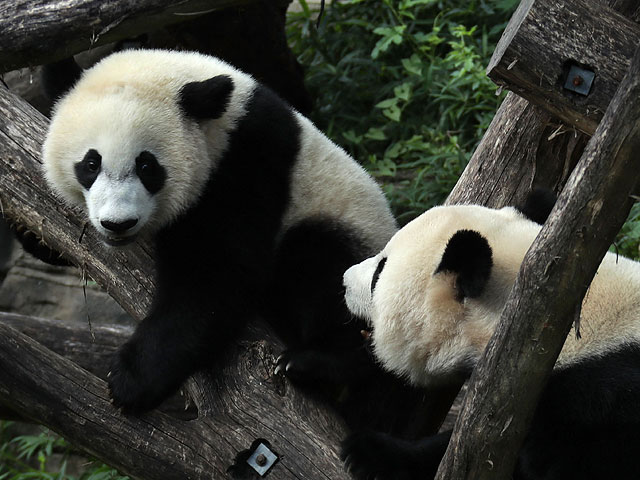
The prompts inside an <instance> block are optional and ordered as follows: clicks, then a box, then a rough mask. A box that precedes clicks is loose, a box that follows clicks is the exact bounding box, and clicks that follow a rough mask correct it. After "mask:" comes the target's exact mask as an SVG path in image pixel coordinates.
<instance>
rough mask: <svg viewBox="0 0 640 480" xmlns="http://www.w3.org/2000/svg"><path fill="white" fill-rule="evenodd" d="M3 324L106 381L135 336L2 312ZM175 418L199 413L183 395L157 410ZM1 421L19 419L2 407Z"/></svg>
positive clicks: (125, 329) (122, 329)
mask: <svg viewBox="0 0 640 480" xmlns="http://www.w3.org/2000/svg"><path fill="white" fill-rule="evenodd" d="M0 324H3V325H7V326H9V327H12V328H15V329H16V330H17V331H19V332H21V333H23V334H25V335H27V336H28V337H30V338H32V339H33V340H35V341H37V342H38V343H40V344H41V345H42V346H44V347H46V348H48V349H49V350H51V351H53V352H55V353H56V354H58V355H60V356H63V357H65V358H66V359H67V360H71V361H72V362H74V363H75V364H77V365H78V366H80V367H82V368H83V369H85V370H86V371H88V372H90V373H92V374H94V375H96V376H97V377H98V378H100V379H102V380H105V381H106V379H107V373H108V372H109V365H110V364H111V358H112V355H113V354H114V353H115V352H116V350H117V349H118V348H119V347H120V346H121V345H122V344H123V343H124V342H125V341H126V340H127V339H128V338H129V336H130V335H131V334H132V333H133V328H132V327H130V326H122V325H96V326H95V327H92V328H89V326H88V325H80V326H79V325H77V324H76V325H73V324H68V323H62V322H59V321H55V320H49V319H46V318H37V317H31V316H27V315H18V314H14V313H5V312H0ZM158 410H160V411H161V412H164V413H168V414H169V415H171V416H172V417H174V418H178V419H181V420H192V419H194V418H196V417H197V415H198V412H197V409H196V408H195V405H193V402H191V400H190V399H189V397H188V396H187V395H186V393H184V392H180V393H179V394H176V395H174V396H173V397H171V398H168V399H167V400H166V401H165V402H163V404H162V405H161V406H160V407H159V408H158ZM0 418H5V419H11V420H13V419H16V418H19V417H17V416H16V414H15V412H12V411H10V410H7V409H2V408H1V407H0Z"/></svg>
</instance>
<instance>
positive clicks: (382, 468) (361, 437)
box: [340, 431, 428, 480]
mask: <svg viewBox="0 0 640 480" xmlns="http://www.w3.org/2000/svg"><path fill="white" fill-rule="evenodd" d="M340 458H341V459H342V460H343V461H344V464H345V469H346V470H347V472H349V473H350V474H351V476H352V477H353V478H355V479H356V480H370V479H375V480H409V479H413V478H428V477H427V476H422V475H421V473H422V472H420V466H419V465H418V464H417V461H418V460H417V458H415V457H414V455H413V454H412V451H411V448H410V447H409V443H408V442H406V441H404V440H398V439H396V438H393V437H391V436H389V435H387V434H384V433H379V432H371V431H362V432H357V433H354V434H352V435H350V436H349V437H347V439H346V440H344V442H343V443H342V451H341V454H340Z"/></svg>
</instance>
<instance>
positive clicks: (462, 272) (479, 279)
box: [343, 205, 640, 480]
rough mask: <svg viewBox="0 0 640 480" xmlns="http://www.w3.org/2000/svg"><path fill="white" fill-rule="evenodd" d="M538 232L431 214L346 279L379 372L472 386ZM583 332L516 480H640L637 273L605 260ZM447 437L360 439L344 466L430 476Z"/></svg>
mask: <svg viewBox="0 0 640 480" xmlns="http://www.w3.org/2000/svg"><path fill="white" fill-rule="evenodd" d="M538 218H539V217H538ZM542 220H544V218H542ZM540 228H541V227H540V225H538V224H537V223H535V222H533V221H531V220H530V219H529V218H527V217H526V216H525V215H523V214H522V213H521V211H519V210H517V209H515V208H512V207H505V208H502V209H499V210H496V209H491V208H485V207H481V206H472V205H467V206H444V207H436V208H433V209H431V210H428V211H427V212H425V213H424V214H422V215H421V216H420V217H418V218H416V219H415V220H413V221H412V222H411V223H409V224H408V225H406V226H405V227H404V228H402V229H401V230H400V231H399V232H398V233H397V234H396V235H395V236H394V237H393V238H392V239H391V241H390V242H389V243H388V244H387V246H386V247H385V248H384V249H382V251H381V252H380V253H378V254H377V255H375V256H373V257H371V258H369V259H367V260H364V261H363V262H362V263H360V264H358V265H355V266H353V267H351V268H350V269H349V270H347V271H346V273H345V275H344V283H345V286H346V296H345V298H346V303H347V305H348V307H349V309H350V310H351V311H352V312H353V313H354V314H357V315H358V316H359V317H361V318H364V319H366V320H367V321H368V322H369V325H370V327H371V328H372V332H371V338H372V343H373V349H374V352H375V355H376V356H377V358H378V359H379V360H380V362H381V363H382V365H383V367H384V368H386V369H388V370H390V371H392V372H394V373H395V374H397V375H399V376H401V377H404V378H407V379H409V380H410V381H411V382H412V383H414V384H416V385H421V386H425V387H429V386H433V385H438V384H441V383H446V382H458V381H459V380H460V379H462V378H464V377H466V376H468V375H469V374H470V373H471V370H472V369H473V367H474V365H475V364H476V362H477V361H478V359H479V358H480V356H481V355H482V353H483V351H484V349H485V346H486V345H487V343H488V341H489V338H490V337H491V335H492V333H493V331H494V329H495V328H496V324H497V322H498V320H499V318H500V314H501V312H502V309H503V307H504V305H505V302H506V300H507V297H508V295H509V293H510V290H511V287H512V285H513V283H514V281H515V278H516V275H517V273H518V270H519V268H520V264H521V263H522V260H523V258H524V255H525V253H526V251H527V250H528V249H529V247H530V245H531V243H532V242H533V240H534V238H535V237H536V235H537V234H538V232H539V231H540ZM580 331H581V338H580V339H578V338H576V336H575V335H570V336H569V337H568V338H567V340H566V343H565V345H564V348H563V350H562V352H561V353H560V356H559V358H558V360H557V363H556V366H555V368H554V370H553V373H552V375H551V378H550V380H549V383H548V384H547V386H546V388H545V390H544V392H543V394H542V396H541V399H540V402H539V404H538V407H537V410H536V413H535V417H534V420H533V422H532V427H531V430H530V432H529V433H528V436H527V438H526V440H525V443H524V445H523V447H522V449H521V452H520V455H519V460H518V464H517V469H516V472H515V474H514V478H516V479H545V480H561V479H562V480H566V479H581V480H584V479H594V480H595V479H603V478H611V479H616V480H621V479H638V478H640V461H639V460H638V458H637V456H636V455H637V454H638V452H640V263H638V262H635V261H632V260H629V259H627V258H623V257H618V256H616V255H614V254H612V253H607V254H606V256H605V258H604V260H603V261H602V263H601V265H600V267H599V270H598V273H597V274H596V276H595V278H594V280H593V282H592V284H591V286H590V288H589V291H588V293H587V295H586V297H585V299H584V302H583V306H582V312H581V319H580ZM450 436H451V432H450V431H449V432H443V433H439V434H437V435H433V436H430V437H427V438H423V439H421V440H418V441H414V442H407V441H404V440H399V439H396V438H393V437H391V436H389V435H387V434H384V433H376V432H359V433H355V434H353V435H352V436H351V437H350V438H349V439H347V440H346V441H345V443H344V445H343V458H344V459H345V460H346V462H347V467H348V468H349V470H350V471H351V472H352V474H353V476H354V477H355V478H357V479H370V478H376V479H405V478H406V479H413V478H425V479H426V478H433V476H434V474H435V472H436V470H437V468H438V465H439V462H440V460H441V459H442V456H443V455H444V452H445V450H446V447H447V444H448V441H449V438H450ZM498 460H499V459H498Z"/></svg>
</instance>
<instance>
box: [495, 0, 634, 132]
mask: <svg viewBox="0 0 640 480" xmlns="http://www.w3.org/2000/svg"><path fill="white" fill-rule="evenodd" d="M618 3H620V2H618ZM622 6H625V7H626V6H627V5H626V4H625V5H622ZM639 43H640V25H638V24H636V23H635V22H633V21H632V20H630V19H628V18H626V17H624V16H623V15H621V14H620V13H618V12H616V11H614V10H613V9H611V8H608V7H607V6H605V5H602V4H600V3H598V2H596V1H594V0H562V1H560V0H522V2H521V3H520V6H519V7H518V9H517V10H516V12H515V13H514V14H513V17H512V18H511V20H510V22H509V24H508V25H507V28H506V30H505V32H504V34H503V36H502V38H501V39H500V42H499V43H498V45H497V47H496V49H495V52H494V54H493V57H492V58H491V61H490V62H489V66H488V68H487V73H488V75H489V77H490V78H491V79H492V80H493V81H494V82H496V83H497V84H498V85H501V86H504V87H505V88H507V89H509V90H511V91H513V92H515V93H517V94H518V95H520V96H521V97H523V98H526V99H527V100H529V101H530V102H531V103H534V104H536V105H540V106H541V107H543V108H544V109H546V110H547V111H549V112H551V113H552V114H553V115H555V116H556V117H558V118H559V119H561V120H562V121H564V122H565V123H566V124H567V125H573V126H575V127H576V128H578V129H579V130H582V131H583V132H585V133H587V134H593V132H594V131H595V129H596V127H597V125H598V122H599V121H600V119H601V118H602V115H603V114H604V112H605V110H606V109H607V106H608V105H609V102H610V101H611V98H612V97H613V95H614V93H615V91H616V89H617V87H618V85H619V83H620V81H621V80H622V77H623V76H624V74H625V72H626V71H627V69H628V67H629V61H630V59H631V57H632V55H633V52H634V50H635V47H636V46H637V45H638V44H639ZM571 66H577V67H580V68H583V69H585V70H587V71H590V72H593V73H594V74H595V78H594V80H593V84H592V86H591V88H590V90H589V93H588V94H587V95H583V94H580V93H575V92H572V91H570V90H569V89H567V88H565V83H566V81H567V79H568V77H569V71H570V67H571ZM583 77H584V78H583ZM583 77H580V78H582V80H579V79H577V78H576V75H573V74H572V75H571V79H569V81H570V83H573V82H574V79H575V82H576V83H580V82H582V85H586V84H587V83H588V79H587V78H586V76H584V75H583Z"/></svg>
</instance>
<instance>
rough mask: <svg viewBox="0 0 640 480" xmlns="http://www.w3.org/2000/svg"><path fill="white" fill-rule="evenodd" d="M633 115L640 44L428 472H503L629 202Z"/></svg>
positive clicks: (636, 138)
mask: <svg viewBox="0 0 640 480" xmlns="http://www.w3.org/2000/svg"><path fill="white" fill-rule="evenodd" d="M638 118H640V48H638V50H637V51H636V53H635V55H634V57H633V60H632V62H631V67H630V69H629V71H628V72H627V74H626V75H625V77H624V79H623V81H622V83H621V85H620V87H619V89H618V91H617V93H616V95H615V96H614V98H613V100H612V101H611V104H610V106H609V108H608V109H607V112H606V114H605V116H604V117H603V119H602V121H601V123H600V125H599V126H598V129H597V130H596V133H595V135H594V137H593V138H592V139H591V140H590V141H589V144H588V145H587V147H586V149H585V152H584V154H583V156H582V158H581V160H580V162H579V164H578V166H577V167H576V169H575V170H574V172H573V173H572V175H571V177H570V179H569V181H568V183H567V185H566V187H565V189H564V190H563V192H562V194H561V195H560V197H559V199H558V204H557V205H556V207H555V208H554V210H553V212H552V214H551V216H550V218H549V220H548V221H547V223H546V224H545V226H544V227H543V229H542V231H541V232H540V234H539V235H538V237H537V239H536V240H535V241H534V244H533V245H532V247H531V249H530V250H529V251H528V252H527V255H526V256H525V259H524V262H523V265H522V267H521V269H520V272H519V274H518V277H517V279H516V283H515V285H514V288H513V290H512V292H511V294H510V296H509V299H508V301H507V304H506V306H505V309H504V311H503V313H502V316H501V319H500V323H499V326H498V329H497V331H496V333H495V334H494V335H493V337H492V339H491V341H490V342H489V345H488V346H487V349H486V351H485V354H484V356H483V357H482V359H481V360H480V362H479V364H478V365H477V366H476V368H475V370H474V373H473V375H472V378H471V380H470V385H469V389H468V392H467V395H466V397H465V401H464V403H463V407H462V412H461V414H460V416H459V417H458V421H457V422H456V427H455V429H454V433H453V436H452V439H451V442H450V444H449V448H448V449H447V453H446V455H445V457H444V459H443V461H442V463H441V465H440V469H439V470H438V474H437V476H436V478H438V479H445V478H446V479H449V480H453V479H455V480H457V479H474V480H482V479H507V478H511V475H512V472H513V468H514V466H515V462H516V459H517V455H518V451H519V447H520V445H521V444H522V441H523V439H524V437H525V435H526V432H527V427H528V424H529V422H530V421H531V418H532V416H533V413H534V410H535V406H536V404H537V400H538V397H539V394H540V392H541V390H542V388H543V386H544V384H545V382H546V379H547V378H548V375H549V373H550V372H551V369H552V367H553V365H554V363H555V361H556V358H557V356H558V354H559V352H560V350H561V348H562V345H563V343H564V340H565V338H566V335H567V333H568V332H569V329H570V327H571V324H572V322H573V321H574V320H575V319H576V318H577V315H579V312H580V306H581V302H582V299H583V297H584V294H585V292H586V290H587V288H588V286H589V284H590V283H591V279H592V278H593V275H594V274H595V272H596V270H597V268H598V265H599V264H600V261H601V260H602V257H603V256H604V254H605V252H606V250H607V248H608V247H609V245H610V243H611V241H612V240H613V238H614V236H615V234H616V233H617V232H618V230H619V228H620V226H621V225H622V224H623V222H624V220H625V219H626V217H627V215H628V213H629V210H630V208H631V205H632V201H631V198H630V194H631V192H632V191H633V189H634V187H635V186H636V185H637V183H638V180H639V179H640V170H638V164H637V156H636V152H637V151H638V149H639V148H640V122H638ZM566 252H571V253H572V254H571V255H566ZM463 438H464V441H462V440H463ZM558 454H559V455H561V454H562V452H558Z"/></svg>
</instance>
